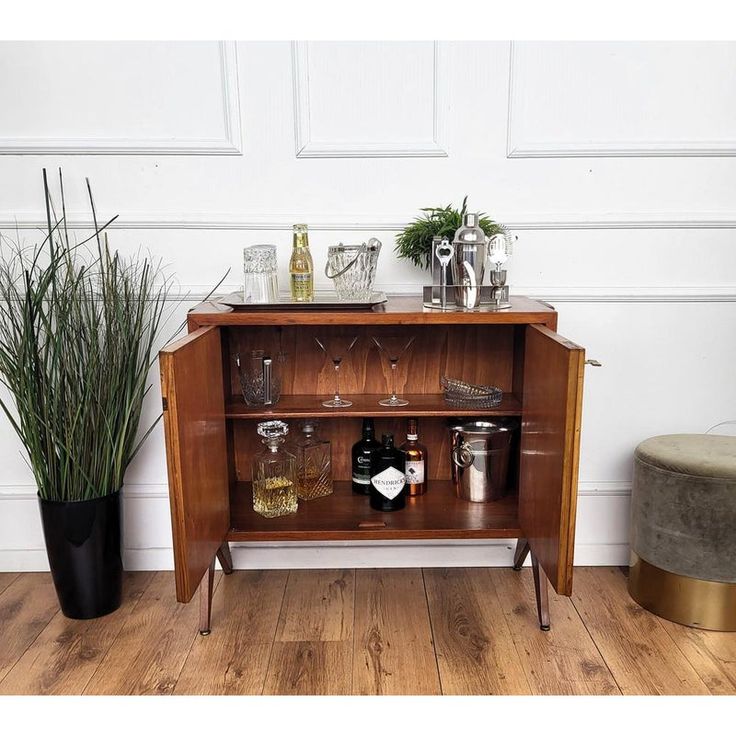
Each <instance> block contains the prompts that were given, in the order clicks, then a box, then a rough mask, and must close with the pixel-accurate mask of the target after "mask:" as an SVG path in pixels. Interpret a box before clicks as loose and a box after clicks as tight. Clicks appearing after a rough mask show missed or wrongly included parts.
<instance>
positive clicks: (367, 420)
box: [363, 417, 376, 434]
mask: <svg viewBox="0 0 736 736" xmlns="http://www.w3.org/2000/svg"><path fill="white" fill-rule="evenodd" d="M375 431H376V430H375V428H374V426H373V417H364V418H363V434H373V433H374V432H375Z"/></svg>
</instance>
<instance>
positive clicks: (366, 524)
mask: <svg viewBox="0 0 736 736" xmlns="http://www.w3.org/2000/svg"><path fill="white" fill-rule="evenodd" d="M385 526H386V522H385V521H361V522H360V523H359V524H358V529H383V528H384V527H385Z"/></svg>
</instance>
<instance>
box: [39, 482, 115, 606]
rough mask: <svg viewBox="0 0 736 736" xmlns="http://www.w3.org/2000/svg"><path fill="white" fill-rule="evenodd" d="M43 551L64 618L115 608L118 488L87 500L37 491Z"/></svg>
mask: <svg viewBox="0 0 736 736" xmlns="http://www.w3.org/2000/svg"><path fill="white" fill-rule="evenodd" d="M38 505H39V506H40V508H41V523H42V525H43V535H44V538H45V539H46V552H47V554H48V557H49V565H50V566H51V577H52V578H53V580H54V587H55V588H56V594H57V596H58V597H59V603H60V605H61V610H62V613H63V614H64V615H65V616H66V617H67V618H97V617H98V616H104V615H106V614H108V613H112V612H113V611H114V610H116V609H117V608H119V607H120V598H121V595H122V585H123V561H122V558H121V554H120V491H117V492H116V493H111V494H110V495H108V496H103V497H102V498H94V499H91V500H89V501H47V500H45V499H43V498H41V497H40V496H39V499H38Z"/></svg>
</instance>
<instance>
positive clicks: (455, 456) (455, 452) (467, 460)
mask: <svg viewBox="0 0 736 736" xmlns="http://www.w3.org/2000/svg"><path fill="white" fill-rule="evenodd" d="M451 454H452V462H454V463H455V465H457V466H458V468H469V467H470V466H471V465H472V464H473V459H474V457H475V456H474V455H473V449H472V448H471V447H470V445H469V444H468V443H467V442H463V443H462V444H461V445H455V447H453V448H452V453H451Z"/></svg>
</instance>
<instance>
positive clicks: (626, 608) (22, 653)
mask: <svg viewBox="0 0 736 736" xmlns="http://www.w3.org/2000/svg"><path fill="white" fill-rule="evenodd" d="M215 586H216V587H215V595H214V602H213V607H214V608H213V628H212V634H211V635H210V636H208V637H200V636H198V634H197V615H198V611H197V605H196V602H193V603H192V604H190V605H182V604H179V603H176V601H175V598H174V577H173V573H170V572H158V573H143V572H141V573H127V574H126V579H125V589H124V596H123V604H122V606H121V608H120V609H119V610H118V611H116V612H115V613H113V614H111V615H110V616H107V617H105V618H102V619H97V620H94V621H71V620H69V619H66V618H64V616H63V615H62V614H61V613H60V612H59V610H58V605H57V603H56V597H55V595H54V591H53V586H52V584H51V579H50V577H49V575H48V574H46V573H0V622H1V623H2V627H1V628H0V694H69V695H77V694H85V693H90V694H92V693H95V694H213V695H227V694H250V695H257V694H335V695H336V694H355V695H400V694H406V695H439V694H446V695H450V694H453V695H471V694H482V695H494V694H509V695H511V694H515V695H516V694H518V695H521V694H539V695H541V694H548V695H551V694H561V695H562V694H564V695H574V694H581V695H616V694H621V693H623V694H626V695H632V694H667V695H680V694H709V693H711V694H730V695H733V694H736V633H733V634H730V633H717V632H709V631H700V630H697V629H688V628H686V627H684V626H678V625H676V624H673V623H670V622H668V621H664V620H662V619H659V618H657V617H656V616H654V615H652V614H650V613H649V612H647V611H645V610H643V609H642V608H641V607H640V606H638V605H637V604H636V603H634V602H633V601H632V600H631V599H630V598H629V597H628V595H627V592H626V578H625V572H624V571H622V570H621V569H619V568H600V567H599V568H576V570H575V585H574V594H573V597H572V598H564V597H560V596H556V595H554V594H551V595H550V609H551V613H552V630H551V631H550V632H548V633H544V632H541V631H540V630H539V627H538V625H537V622H536V608H535V603H534V592H533V586H532V579H531V572H530V570H528V569H525V570H523V571H522V572H521V573H516V572H514V571H512V570H508V569H500V568H489V569H485V568H472V569H462V568H451V569H425V570H420V569H411V570H292V571H286V570H270V571H258V572H256V571H237V572H235V573H234V574H233V575H229V576H224V575H220V574H219V573H218V576H217V579H216V581H215Z"/></svg>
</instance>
